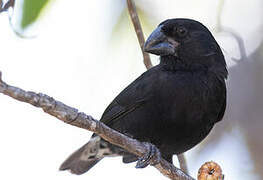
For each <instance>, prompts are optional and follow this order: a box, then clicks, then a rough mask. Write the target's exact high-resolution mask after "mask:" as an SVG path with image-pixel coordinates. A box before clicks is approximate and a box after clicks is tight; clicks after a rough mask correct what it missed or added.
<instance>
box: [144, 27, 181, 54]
mask: <svg viewBox="0 0 263 180" xmlns="http://www.w3.org/2000/svg"><path fill="white" fill-rule="evenodd" d="M161 28H162V26H158V28H156V29H155V30H154V31H153V32H152V34H151V35H150V36H149V37H148V39H147V40H146V42H145V44H144V51H145V52H148V53H152V54H156V55H160V56H165V55H176V48H177V47H178V45H179V43H178V42H177V41H175V40H173V39H171V38H169V37H167V36H166V35H165V34H164V33H163V32H162V31H161Z"/></svg>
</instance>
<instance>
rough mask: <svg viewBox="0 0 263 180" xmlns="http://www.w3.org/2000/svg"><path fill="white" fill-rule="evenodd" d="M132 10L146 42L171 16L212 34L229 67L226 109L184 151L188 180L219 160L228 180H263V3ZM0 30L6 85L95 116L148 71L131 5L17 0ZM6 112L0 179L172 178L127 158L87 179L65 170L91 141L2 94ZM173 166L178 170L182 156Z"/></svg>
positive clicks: (1, 17) (226, 1)
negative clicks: (61, 168)
mask: <svg viewBox="0 0 263 180" xmlns="http://www.w3.org/2000/svg"><path fill="white" fill-rule="evenodd" d="M1 2H3V4H5V3H6V2H7V1H0V5H1ZM135 3H136V5H137V10H138V13H139V18H140V19H141V23H142V28H143V30H144V34H145V36H146V37H147V36H148V35H149V34H150V32H151V31H152V30H153V29H154V28H155V27H156V26H157V25H158V24H159V23H160V22H161V21H163V20H165V19H167V18H179V17H180V18H182V17H184V18H192V19H195V20H198V21H200V22H202V23H203V24H204V25H206V26H207V27H208V28H209V29H210V30H211V31H212V33H213V35H214V36H215V38H216V39H217V41H218V42H219V44H220V46H221V48H222V49H223V52H224V54H225V57H226V60H227V64H228V68H229V78H228V80H227V85H228V106H227V111H226V114H225V117H224V120H223V121H221V122H220V123H218V124H217V125H216V126H215V127H214V129H213V130H212V133H210V135H209V136H208V137H207V138H206V139H205V140H204V141H203V142H202V143H201V144H199V145H198V146H196V147H195V148H194V149H192V150H190V151H188V152H186V158H187V162H188V167H189V169H190V174H191V175H192V176H193V177H196V175H197V171H198V169H199V167H200V166H201V165H202V164H203V163H204V162H206V161H210V160H213V161H216V162H217V163H219V164H220V165H221V167H222V169H223V173H224V174H225V179H226V180H234V179H239V180H247V179H249V180H260V179H263V155H262V152H263V140H262V135H263V133H262V131H263V119H262V117H263V96H262V92H263V1H262V0H251V1H247V0H214V1H211V0H187V1H183V0H155V1H151V0H140V1H139V0H135ZM0 25H1V26H0V70H1V71H2V72H3V79H4V81H6V82H7V83H10V84H12V85H15V86H18V87H21V88H23V89H25V90H31V91H35V92H43V93H46V94H48V95H50V96H53V97H54V98H56V99H57V100H60V101H62V102H64V103H66V104H68V105H70V106H73V107H76V108H78V109H79V110H80V111H83V112H85V113H87V114H90V115H92V116H93V117H95V118H100V116H101V114H102V113H103V111H104V109H105V108H106V106H107V105H108V104H109V103H110V102H111V100H112V99H113V98H114V97H115V96H116V95H118V93H119V92H120V91H121V90H122V89H123V88H125V87H126V86H127V85H128V84H129V83H130V82H132V81H133V80H134V79H135V78H136V77H138V76H139V75H140V74H141V73H143V72H144V71H145V67H144V64H143V59H142V55H141V52H140V48H139V44H138V41H137V38H136V35H135V32H134V29H133V26H132V24H131V21H130V18H129V15H128V11H127V6H126V1H124V0H114V1H113V0H104V1H87V0H78V1H70V0H53V1H51V0H49V1H48V0H38V1H35V0H20V1H16V2H15V4H14V8H12V7H11V8H9V10H8V11H7V12H2V13H1V14H0ZM151 57H152V61H153V63H154V64H157V63H158V62H159V60H158V58H157V57H156V56H151ZM0 113H1V116H0V122H1V125H0V142H1V145H0V169H1V173H0V179H17V178H22V179H39V180H42V179H43V180H46V179H64V180H73V179H74V180H76V179H79V180H81V179H83V180H84V179H105V178H109V179H113V178H114V179H116V180H117V179H124V178H125V179H126V180H134V179H148V178H151V179H152V180H154V179H158V180H160V179H163V180H165V179H167V178H166V177H164V176H163V175H162V174H160V173H159V172H158V171H157V170H155V169H154V168H153V167H147V168H146V169H143V170H137V169H135V168H134V166H135V164H134V163H133V164H128V165H127V164H122V161H121V158H105V159H103V161H102V162H100V163H99V164H97V165H96V167H94V168H93V169H92V170H90V171H89V172H88V173H86V174H84V175H82V176H76V175H72V174H70V173H69V172H59V171H58V167H59V166H60V164H61V163H62V162H63V161H64V160H65V158H67V156H68V155H69V154H70V153H72V152H73V151H74V150H76V149H77V148H79V147H80V146H82V145H83V144H84V143H86V142H87V141H88V139H89V137H90V135H91V133H90V132H88V131H86V130H82V129H79V128H76V127H73V126H70V125H67V124H64V123H63V122H61V121H59V120H57V119H55V118H54V117H51V116H50V115H47V114H45V113H43V112H42V110H40V109H37V108H35V107H32V106H30V105H28V104H24V103H21V102H18V101H16V100H13V99H11V98H10V97H7V96H4V95H2V94H0ZM174 161H175V162H176V164H177V165H178V163H177V158H176V157H175V156H174Z"/></svg>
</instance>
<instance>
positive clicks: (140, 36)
mask: <svg viewBox="0 0 263 180" xmlns="http://www.w3.org/2000/svg"><path fill="white" fill-rule="evenodd" d="M127 6H128V10H129V14H130V17H131V20H132V24H133V27H134V30H135V32H136V35H137V38H138V41H139V44H140V47H141V51H142V55H143V62H144V65H145V66H146V68H147V69H150V68H151V67H152V62H151V59H150V56H149V54H148V53H146V52H144V51H143V46H144V43H145V40H144V36H143V31H142V27H141V23H140V20H139V17H138V14H137V11H136V6H135V4H134V1H133V0H127Z"/></svg>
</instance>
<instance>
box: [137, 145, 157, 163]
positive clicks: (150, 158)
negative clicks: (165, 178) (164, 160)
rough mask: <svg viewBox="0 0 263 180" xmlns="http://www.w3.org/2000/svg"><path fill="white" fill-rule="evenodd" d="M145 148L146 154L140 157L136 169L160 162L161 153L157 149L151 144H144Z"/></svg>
mask: <svg viewBox="0 0 263 180" xmlns="http://www.w3.org/2000/svg"><path fill="white" fill-rule="evenodd" d="M145 145H146V147H147V149H148V150H147V153H146V154H145V155H144V156H142V157H140V158H139V160H138V161H137V164H136V166H135V167H136V168H145V167H147V166H148V165H152V166H154V165H156V164H158V163H159V162H160V159H161V153H160V151H159V149H158V148H157V147H156V146H154V145H153V144H151V143H145Z"/></svg>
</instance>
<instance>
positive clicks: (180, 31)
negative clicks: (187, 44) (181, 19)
mask: <svg viewBox="0 0 263 180" xmlns="http://www.w3.org/2000/svg"><path fill="white" fill-rule="evenodd" d="M177 34H178V35H179V36H180V37H184V36H185V35H186V34H187V29H186V28H184V27H179V28H177Z"/></svg>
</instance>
